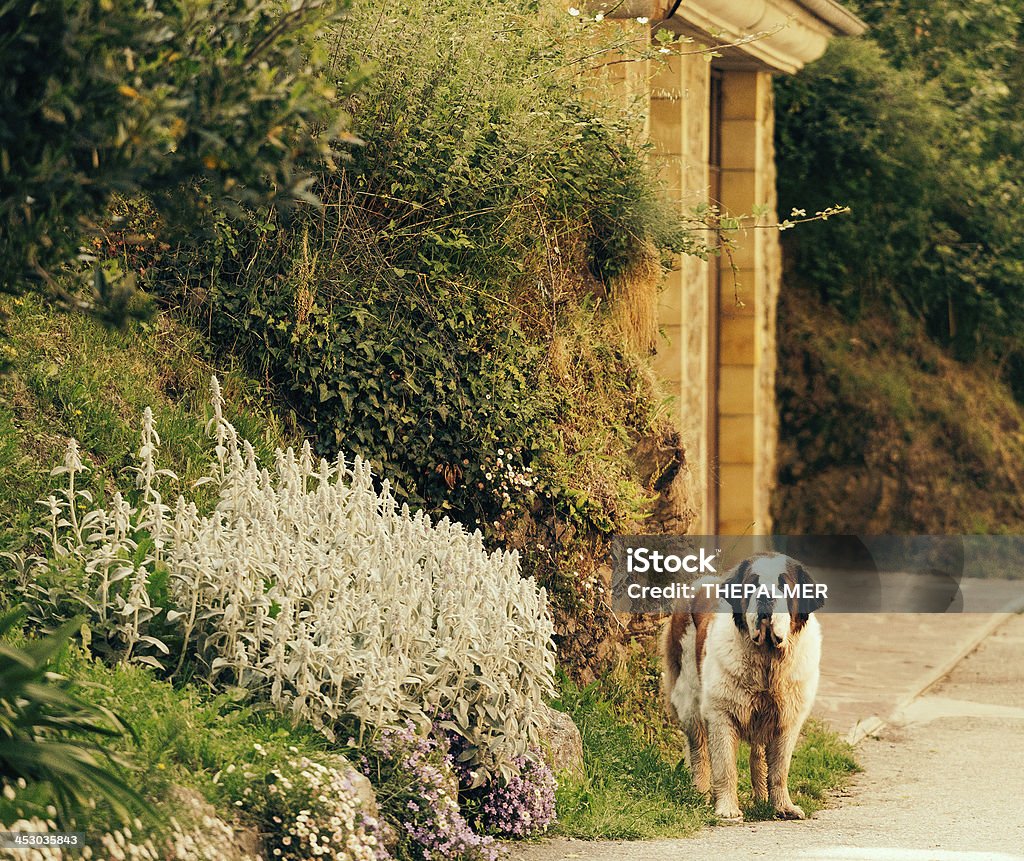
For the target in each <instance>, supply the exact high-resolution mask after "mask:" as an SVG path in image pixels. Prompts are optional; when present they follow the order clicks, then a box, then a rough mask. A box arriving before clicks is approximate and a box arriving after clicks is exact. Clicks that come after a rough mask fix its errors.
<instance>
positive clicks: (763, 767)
mask: <svg viewBox="0 0 1024 861" xmlns="http://www.w3.org/2000/svg"><path fill="white" fill-rule="evenodd" d="M750 788H751V789H752V790H753V791H754V801H755V802H756V803H760V802H762V801H767V800H768V762H767V760H766V759H765V752H764V745H763V744H753V743H751V745H750Z"/></svg>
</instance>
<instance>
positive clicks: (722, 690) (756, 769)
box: [662, 553, 824, 822]
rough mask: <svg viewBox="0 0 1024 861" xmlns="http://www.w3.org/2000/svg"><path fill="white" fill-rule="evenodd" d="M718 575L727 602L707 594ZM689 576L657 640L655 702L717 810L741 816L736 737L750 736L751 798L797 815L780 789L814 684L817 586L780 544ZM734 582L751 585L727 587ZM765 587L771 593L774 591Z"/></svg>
mask: <svg viewBox="0 0 1024 861" xmlns="http://www.w3.org/2000/svg"><path fill="white" fill-rule="evenodd" d="M720 583H721V584H724V585H725V586H726V587H728V590H729V592H730V594H731V595H732V596H733V597H730V598H728V599H727V600H728V604H729V605H731V606H730V607H728V608H726V607H725V606H724V605H722V604H721V603H720V602H721V601H722V600H723V599H722V598H721V597H717V596H716V595H715V594H714V592H715V589H716V586H717V585H718V584H720ZM704 584H708V585H709V588H708V589H705V588H703V586H704ZM695 585H696V586H697V589H696V594H695V596H694V597H693V598H692V599H690V600H688V601H683V602H682V604H681V605H677V607H676V608H675V612H674V613H673V614H672V617H671V619H669V621H668V623H667V625H666V626H665V634H664V637H663V641H662V657H663V662H664V665H663V669H664V672H663V675H662V678H663V685H664V694H665V700H666V703H665V704H666V708H667V710H668V712H669V715H670V717H674V718H677V719H678V720H679V722H680V723H681V724H682V727H683V731H684V732H685V733H686V737H687V741H688V743H689V756H688V758H687V759H688V762H687V764H688V765H689V767H690V773H691V774H692V775H693V781H694V784H695V786H696V788H697V790H698V791H699V792H702V793H703V794H704V795H705V796H708V795H710V794H711V791H712V789H713V790H714V803H715V815H716V816H717V817H718V818H719V819H721V820H723V821H724V822H742V821H743V814H742V812H741V811H740V806H739V799H738V797H737V791H736V780H737V775H736V751H737V746H738V744H739V740H740V739H741V738H742V739H744V740H745V741H747V742H749V743H750V781H751V784H752V786H753V790H754V800H755V801H756V802H763V801H770V802H771V804H772V806H773V807H774V808H775V812H776V815H777V816H778V817H780V818H783V819H805V818H806V814H805V813H804V811H803V810H802V809H801V808H800V807H798V806H797V805H796V804H794V803H793V799H792V798H790V796H789V765H790V760H791V758H792V756H793V748H794V747H795V746H796V742H797V738H798V736H799V735H800V729H801V727H802V726H803V724H804V721H806V720H807V716H808V715H809V714H810V712H811V706H812V705H813V704H814V697H815V695H816V694H817V691H818V676H819V663H820V660H821V627H820V625H819V624H818V620H817V619H816V618H815V617H814V616H812V615H811V614H812V613H813V612H814V611H815V610H818V609H820V608H821V606H822V605H823V604H824V598H823V597H822V596H821V593H822V592H823V591H824V590H823V589H822V587H820V586H817V585H816V584H814V582H813V581H812V580H811V578H810V576H809V575H808V574H807V571H806V570H804V568H803V566H802V565H800V563H799V562H797V561H796V560H794V559H791V558H790V557H788V556H784V555H782V554H780V553H762V554H756V555H754V556H752V557H750V558H749V559H746V560H744V561H743V562H741V563H740V564H739V565H737V566H736V567H735V568H733V569H732V570H731V571H729V572H727V573H726V574H725V575H724V576H723V577H722V579H721V580H719V579H717V578H704V579H702V580H699V581H697V584H695ZM786 586H788V587H789V590H788V594H787V590H786V589H785V588H784V587H786ZM794 586H798V587H799V589H797V590H795V589H794V588H793V587H794ZM760 587H768V588H766V589H762V588H760ZM771 587H775V588H774V589H772V588H771ZM807 587H810V588H807ZM744 589H745V590H746V592H748V593H754V594H750V595H749V597H742V596H741V597H735V595H736V594H737V593H742V592H743V591H744ZM797 591H798V592H799V593H800V594H801V595H802V596H806V595H809V594H810V595H813V597H810V598H807V597H798V596H797V595H795V594H793V593H794V592H797ZM772 592H776V593H779V594H778V596H777V597H776V598H775V599H774V600H773V598H772V597H769V595H770V593H772ZM719 594H720V593H719ZM726 609H731V611H732V612H731V613H729V612H725V610H726Z"/></svg>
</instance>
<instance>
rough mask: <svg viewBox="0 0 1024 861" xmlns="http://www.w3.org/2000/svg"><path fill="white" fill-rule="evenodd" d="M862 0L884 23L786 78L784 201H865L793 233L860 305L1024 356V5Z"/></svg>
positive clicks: (823, 276) (797, 252) (822, 276)
mask: <svg viewBox="0 0 1024 861" xmlns="http://www.w3.org/2000/svg"><path fill="white" fill-rule="evenodd" d="M851 5H854V6H855V8H856V9H857V10H858V11H859V12H860V13H861V14H862V15H863V16H864V17H865V19H866V20H867V21H868V22H869V24H870V25H871V30H870V31H869V33H868V35H867V36H865V37H862V38H860V39H857V40H837V41H836V42H834V43H833V44H832V46H831V47H830V48H829V50H828V52H827V54H826V55H825V57H824V58H823V59H821V60H819V61H818V62H817V63H815V64H813V65H812V66H810V67H808V69H806V70H805V71H804V72H802V73H800V74H799V75H797V76H795V77H794V78H792V79H789V80H785V81H781V82H780V84H779V86H778V88H777V93H778V118H777V143H778V154H779V194H780V202H781V207H780V208H782V209H784V210H786V209H788V208H789V207H791V206H797V207H806V208H807V209H811V208H815V209H820V208H821V207H822V206H823V205H827V204H829V203H832V202H834V201H835V200H841V201H842V202H843V203H846V204H849V205H850V206H851V207H852V209H853V212H852V214H851V215H850V216H849V217H847V218H844V219H839V220H836V221H834V222H833V221H830V222H828V224H827V225H810V226H808V227H806V228H805V229H803V230H801V231H799V232H797V233H793V234H790V235H789V236H788V241H787V249H788V251H789V254H790V259H791V260H792V262H793V264H794V274H795V276H796V277H797V278H798V279H799V280H801V281H803V282H805V283H808V284H810V285H813V286H814V287H815V288H816V289H817V290H818V291H819V294H820V295H821V297H822V298H824V299H825V300H827V301H828V302H830V303H832V304H834V305H836V306H837V307H839V308H840V309H841V310H842V311H843V312H844V313H845V314H846V315H847V316H848V317H855V316H857V315H858V314H860V313H861V312H863V311H864V310H865V309H868V308H871V307H889V308H893V307H895V308H898V309H899V310H900V311H901V312H906V313H909V314H911V315H912V316H914V317H916V318H917V319H919V320H921V321H923V322H924V323H925V324H926V327H927V330H928V332H929V333H930V334H931V336H932V337H934V338H936V339H937V340H938V341H940V342H941V343H944V344H949V345H951V346H952V347H953V348H954V349H955V351H956V352H957V354H958V355H959V356H960V357H961V358H969V357H973V356H977V355H1007V354H1010V355H1013V354H1019V353H1020V351H1021V350H1022V348H1024V338H1022V332H1024V262H1022V260H1024V239H1022V237H1024V210H1022V209H1021V208H1020V206H1019V202H1020V200H1021V198H1022V194H1024V185H1022V176H1024V139H1022V136H1021V131H1020V129H1021V128H1022V127H1024V126H1022V123H1021V120H1022V119H1024V101H1022V97H1021V93H1022V92H1024V89H1022V87H1021V86H1020V84H1021V78H1022V69H1024V66H1022V63H1021V60H1020V57H1021V51H1020V39H1021V26H1022V24H1021V13H1022V7H1021V4H1020V3H1017V2H1002V0H986V2H983V3H973V4H969V5H967V6H965V5H964V4H962V3H956V2H940V3H934V2H922V0H903V2H899V3H888V2H886V3H882V2H875V0H861V2H858V3H855V4H851ZM1010 367H1011V368H1012V367H1013V365H1012V364H1011V365H1010Z"/></svg>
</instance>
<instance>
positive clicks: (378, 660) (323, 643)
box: [39, 378, 554, 779]
mask: <svg viewBox="0 0 1024 861" xmlns="http://www.w3.org/2000/svg"><path fill="white" fill-rule="evenodd" d="M211 389H212V406H213V416H212V418H211V420H210V422H209V424H208V428H207V430H208V432H209V434H210V436H211V437H212V438H213V441H214V457H213V460H212V462H211V464H210V469H209V471H208V474H207V475H206V476H205V477H204V478H202V479H201V480H200V482H199V483H201V484H209V485H212V488H213V490H214V491H215V494H216V500H217V501H216V505H215V506H214V508H213V510H212V511H211V512H209V513H200V511H199V510H198V509H197V506H196V504H195V502H194V501H193V500H191V499H188V498H186V497H185V496H179V497H178V499H177V503H176V505H174V506H173V507H172V506H168V505H166V504H165V503H164V501H163V496H162V495H161V493H160V490H159V485H160V482H161V479H164V478H173V474H172V473H169V472H168V471H166V470H159V469H157V468H156V460H157V455H158V452H159V446H160V438H159V436H158V435H157V433H156V430H155V428H154V422H153V415H152V412H151V411H150V410H149V409H148V408H147V410H146V412H145V413H144V415H143V420H142V434H141V436H142V445H141V447H140V450H139V453H138V467H137V468H136V484H137V488H136V490H137V493H136V494H135V496H134V497H133V498H134V499H135V500H137V505H138V507H137V508H136V507H133V506H132V505H130V504H129V502H128V501H127V499H126V496H125V495H123V494H120V493H118V494H115V495H114V497H113V499H112V502H111V504H110V506H109V508H108V509H103V508H95V509H93V510H92V511H89V512H88V513H86V514H84V515H83V516H81V517H79V516H78V515H77V514H76V512H75V509H76V508H77V507H80V503H79V505H76V504H75V503H76V502H77V501H78V500H85V501H87V502H88V504H89V505H91V504H92V500H91V498H89V497H88V496H87V494H86V495H85V496H83V491H80V490H77V489H76V487H75V477H76V475H77V474H78V473H81V472H83V471H85V470H86V469H87V467H86V466H85V464H84V463H83V462H82V460H81V457H80V455H79V453H78V447H77V444H76V443H75V442H74V441H73V440H72V441H71V442H70V443H69V446H68V454H67V457H66V459H65V463H64V464H63V465H62V466H61V467H58V468H57V469H56V470H55V471H54V474H55V475H64V476H66V481H67V487H66V488H62V489H61V490H60V491H57V492H55V493H54V494H53V495H51V496H50V497H49V498H48V499H47V500H45V505H46V506H47V508H48V510H49V512H50V522H49V525H48V526H47V528H46V529H44V530H40V531H41V532H42V534H44V535H45V536H46V537H47V538H48V539H49V543H50V545H51V551H52V552H51V553H50V554H49V555H50V559H49V560H47V561H46V562H45V564H47V565H49V566H51V567H57V568H58V569H67V570H69V571H70V570H71V569H75V570H77V571H83V570H84V571H85V572H86V577H87V580H88V583H87V588H86V592H84V593H83V595H85V597H83V599H82V603H83V604H84V605H85V609H87V610H88V611H90V612H91V613H92V615H93V617H94V618H100V619H103V620H106V622H107V623H108V624H110V622H111V621H113V624H114V626H115V628H116V631H117V634H118V638H119V639H120V641H121V646H122V652H121V654H122V657H124V658H126V659H135V660H140V661H144V662H146V663H150V664H153V665H158V666H166V667H168V668H170V667H173V666H174V665H175V664H177V666H181V663H182V661H184V659H185V656H186V654H194V655H197V656H198V657H199V658H200V659H201V661H202V662H203V664H204V665H205V666H206V667H207V668H208V677H209V679H210V680H211V681H213V682H215V683H218V684H223V685H233V686H241V687H244V688H247V689H249V690H250V691H252V692H253V693H254V694H256V695H258V696H262V697H265V698H267V699H269V700H270V702H272V703H273V704H274V705H275V706H277V707H278V708H279V709H281V710H282V711H286V712H290V713H291V714H292V715H293V716H294V717H295V718H296V719H297V720H306V721H309V722H311V723H312V724H314V725H315V726H316V727H318V728H319V729H320V730H322V731H323V732H324V733H326V734H327V735H328V736H329V737H332V736H333V732H334V728H335V726H336V724H337V722H338V720H339V719H340V718H343V717H345V716H355V717H357V718H358V719H359V720H360V722H361V724H362V725H363V726H365V727H369V728H382V727H386V726H395V725H401V724H403V723H404V721H405V720H406V719H410V718H411V719H412V720H414V721H416V722H417V723H418V724H419V725H421V726H425V725H426V724H427V723H429V722H430V721H431V720H433V719H436V718H437V717H438V716H439V715H445V716H449V715H450V716H451V722H452V726H453V728H454V729H455V730H456V731H457V732H458V733H459V734H460V735H462V736H463V737H464V738H465V739H466V740H467V742H468V743H469V745H470V748H469V749H470V751H471V752H472V755H473V758H474V762H475V763H476V764H478V765H479V766H480V769H479V772H480V779H483V776H484V775H486V774H489V773H495V772H501V773H502V774H504V775H505V776H509V775H511V774H512V773H513V768H512V763H513V761H514V760H515V759H516V758H517V757H518V756H521V755H524V754H525V753H526V752H527V749H528V748H529V747H530V746H531V745H534V744H536V743H537V741H538V734H539V731H540V729H541V727H542V723H543V721H544V720H545V717H544V715H545V712H544V709H543V705H542V704H543V698H544V697H545V696H550V695H551V694H552V693H553V674H554V647H553V645H552V642H551V634H552V623H551V617H550V615H549V613H548V609H547V600H546V594H545V591H544V589H542V588H539V587H538V586H537V584H536V583H535V582H534V580H533V579H531V578H524V577H523V576H522V573H521V571H520V564H519V557H518V555H517V554H516V553H515V552H504V551H500V550H499V551H489V550H488V549H487V548H486V547H485V546H484V543H483V539H482V537H481V535H480V533H479V532H473V533H469V532H467V531H466V530H465V529H464V528H463V527H462V526H461V525H460V524H457V523H452V522H450V521H449V520H447V519H444V520H441V521H439V522H438V523H433V522H431V520H430V518H429V517H427V516H425V515H424V514H423V513H422V512H416V513H413V512H411V511H410V510H409V508H408V507H407V506H405V505H401V506H399V505H398V504H397V503H396V501H395V499H394V497H393V495H392V494H391V492H390V489H389V484H388V482H387V480H384V481H382V482H381V483H380V489H379V490H378V489H376V488H375V486H374V481H373V476H372V475H371V472H370V465H369V464H368V463H367V462H366V461H364V460H362V459H361V458H359V457H356V458H355V459H354V460H352V461H349V460H346V458H345V457H344V456H343V455H341V454H339V455H338V457H337V458H336V459H335V460H334V461H332V462H329V461H327V460H324V459H320V460H317V459H315V458H314V456H313V454H312V451H311V450H310V447H309V444H308V443H306V444H304V445H303V446H302V448H301V449H300V451H299V452H298V453H296V452H295V451H294V450H293V449H290V448H289V449H287V450H285V451H282V450H278V451H277V452H276V454H275V458H274V463H273V465H272V467H264V466H261V465H260V463H259V462H258V460H257V457H256V454H255V452H254V451H253V448H252V446H251V445H250V444H249V443H248V442H246V441H244V440H242V439H240V437H239V435H238V433H237V431H236V430H235V428H234V427H233V426H232V425H231V424H230V422H228V421H227V419H226V418H225V417H224V411H223V410H224V400H223V397H222V395H221V391H220V386H219V384H218V382H217V380H216V378H214V379H213V381H212V384H211ZM39 564H42V560H39ZM161 569H164V570H166V573H167V576H168V583H169V586H168V594H169V596H170V601H169V604H170V606H168V607H166V608H163V607H155V606H153V604H152V598H151V593H152V591H153V590H151V589H147V585H148V584H149V582H150V578H152V576H153V575H154V572H156V571H158V570H161ZM158 619H159V620H161V621H163V622H164V624H166V622H170V623H173V624H174V625H176V626H179V627H180V631H181V637H182V640H183V645H182V647H181V654H180V655H178V656H170V655H166V654H165V653H166V652H167V647H166V646H165V644H164V643H163V642H162V641H160V640H159V639H157V638H156V637H155V636H152V634H151V633H147V631H148V629H150V628H151V627H152V623H153V622H154V620H158Z"/></svg>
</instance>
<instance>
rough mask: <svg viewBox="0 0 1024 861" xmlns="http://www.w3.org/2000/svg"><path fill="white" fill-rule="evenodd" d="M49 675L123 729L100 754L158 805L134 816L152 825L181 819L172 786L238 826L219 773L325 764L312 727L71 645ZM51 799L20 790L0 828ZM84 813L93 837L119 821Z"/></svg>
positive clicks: (0, 817)
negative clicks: (117, 761)
mask: <svg viewBox="0 0 1024 861" xmlns="http://www.w3.org/2000/svg"><path fill="white" fill-rule="evenodd" d="M53 669H54V671H57V672H60V673H61V674H62V675H64V676H66V677H67V678H69V679H71V680H72V681H73V682H74V683H75V687H76V688H77V689H78V690H79V692H80V693H81V694H82V696H83V698H85V699H87V700H89V701H91V702H93V703H96V704H98V705H101V706H103V707H105V708H108V709H110V710H111V711H112V712H114V713H115V714H116V715H117V716H118V717H119V718H120V719H121V720H122V722H123V723H124V724H125V725H127V726H128V727H129V729H130V733H129V734H127V735H124V736H120V737H117V738H112V739H107V740H105V741H104V747H105V748H106V749H107V750H108V751H110V752H111V753H113V754H118V755H121V758H122V759H123V760H124V761H125V762H127V763H129V765H127V766H118V767H117V771H118V773H119V774H120V775H121V776H122V777H123V778H124V780H125V782H126V783H127V784H128V785H129V786H131V787H133V788H134V789H135V790H136V791H137V792H138V793H139V794H140V795H142V796H143V797H145V798H147V799H149V800H152V801H153V802H155V804H154V808H155V810H149V811H146V810H143V809H141V808H140V809H139V810H137V811H136V812H137V813H139V814H140V815H142V817H143V819H145V820H146V822H147V823H149V824H151V825H158V824H160V823H162V822H165V821H166V820H167V819H168V818H169V817H171V816H179V817H180V816H181V815H182V810H180V809H179V806H180V803H181V801H180V799H181V797H180V795H179V791H178V790H177V789H176V787H186V788H188V789H191V790H194V791H195V792H197V793H198V794H199V795H201V796H202V797H203V798H205V799H206V801H208V802H210V803H211V804H212V805H213V806H214V807H215V808H216V809H217V811H218V814H219V815H220V816H221V817H222V818H223V819H225V820H226V821H228V822H232V821H234V822H238V823H239V824H243V825H244V824H245V819H244V816H243V815H241V814H240V811H239V810H238V808H237V805H236V804H235V800H236V799H235V798H233V796H232V795H231V793H230V791H229V789H228V788H227V787H226V786H225V785H224V783H223V782H222V781H221V780H220V775H222V774H223V773H224V772H225V770H228V769H231V770H233V769H236V768H237V769H239V770H251V771H252V772H253V773H254V776H255V778H257V779H260V780H262V779H263V777H264V775H265V774H266V773H267V772H268V771H269V770H270V769H271V768H274V767H278V766H279V765H280V764H281V763H283V762H286V761H288V760H294V759H296V758H298V757H300V756H303V755H305V756H308V757H310V758H313V759H318V760H319V759H322V758H323V754H324V751H326V750H327V747H328V743H327V741H326V739H325V738H324V737H323V736H322V735H321V734H320V733H318V732H316V731H315V730H313V729H312V728H311V727H309V726H293V725H292V724H291V722H290V721H289V720H288V719H287V718H285V717H282V716H279V715H277V714H276V713H274V712H272V711H269V710H257V709H254V708H252V707H250V706H246V705H243V704H242V703H241V702H240V700H239V699H238V698H237V697H235V696H232V695H231V694H230V693H227V694H219V695H214V694H212V693H210V692H208V691H206V690H204V689H202V688H199V687H196V686H194V685H182V686H174V685H172V684H170V683H169V682H164V681H160V680H159V679H157V678H156V677H155V676H154V675H153V673H152V672H151V671H149V670H148V669H145V668H143V667H138V666H125V665H119V666H116V667H110V666H107V665H106V664H104V663H103V662H101V661H100V660H99V659H97V658H93V657H90V656H89V655H88V654H87V653H86V652H84V651H83V650H82V649H81V648H79V647H77V646H69V647H65V649H64V650H63V652H62V654H61V655H60V656H59V658H58V659H57V661H56V663H55V665H54V667H53ZM48 800H49V799H48V795H47V793H46V791H45V787H44V786H42V785H39V786H33V787H30V789H29V791H27V792H24V793H20V794H19V796H18V798H17V800H16V801H14V802H12V801H8V800H7V799H6V798H0V822H12V821H14V820H16V819H20V818H23V817H24V816H26V815H31V814H33V813H36V814H38V812H39V810H41V809H42V806H43V805H44V804H45V803H46V802H47V801H48ZM36 808H38V810H37V809H36ZM154 812H155V816H156V818H155V819H154ZM86 813H87V819H86V821H85V822H82V823H80V825H81V826H82V827H85V828H87V830H88V832H89V833H91V834H95V833H102V832H103V831H105V830H111V829H113V828H116V827H118V826H119V825H120V824H121V821H120V819H119V818H118V817H117V816H116V815H115V813H114V812H113V811H112V810H111V809H110V807H109V805H106V804H104V803H100V804H98V805H97V807H96V808H95V809H92V810H89V811H86ZM185 815H186V817H187V816H188V814H187V813H186V814H185ZM249 824H250V825H251V823H249Z"/></svg>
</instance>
